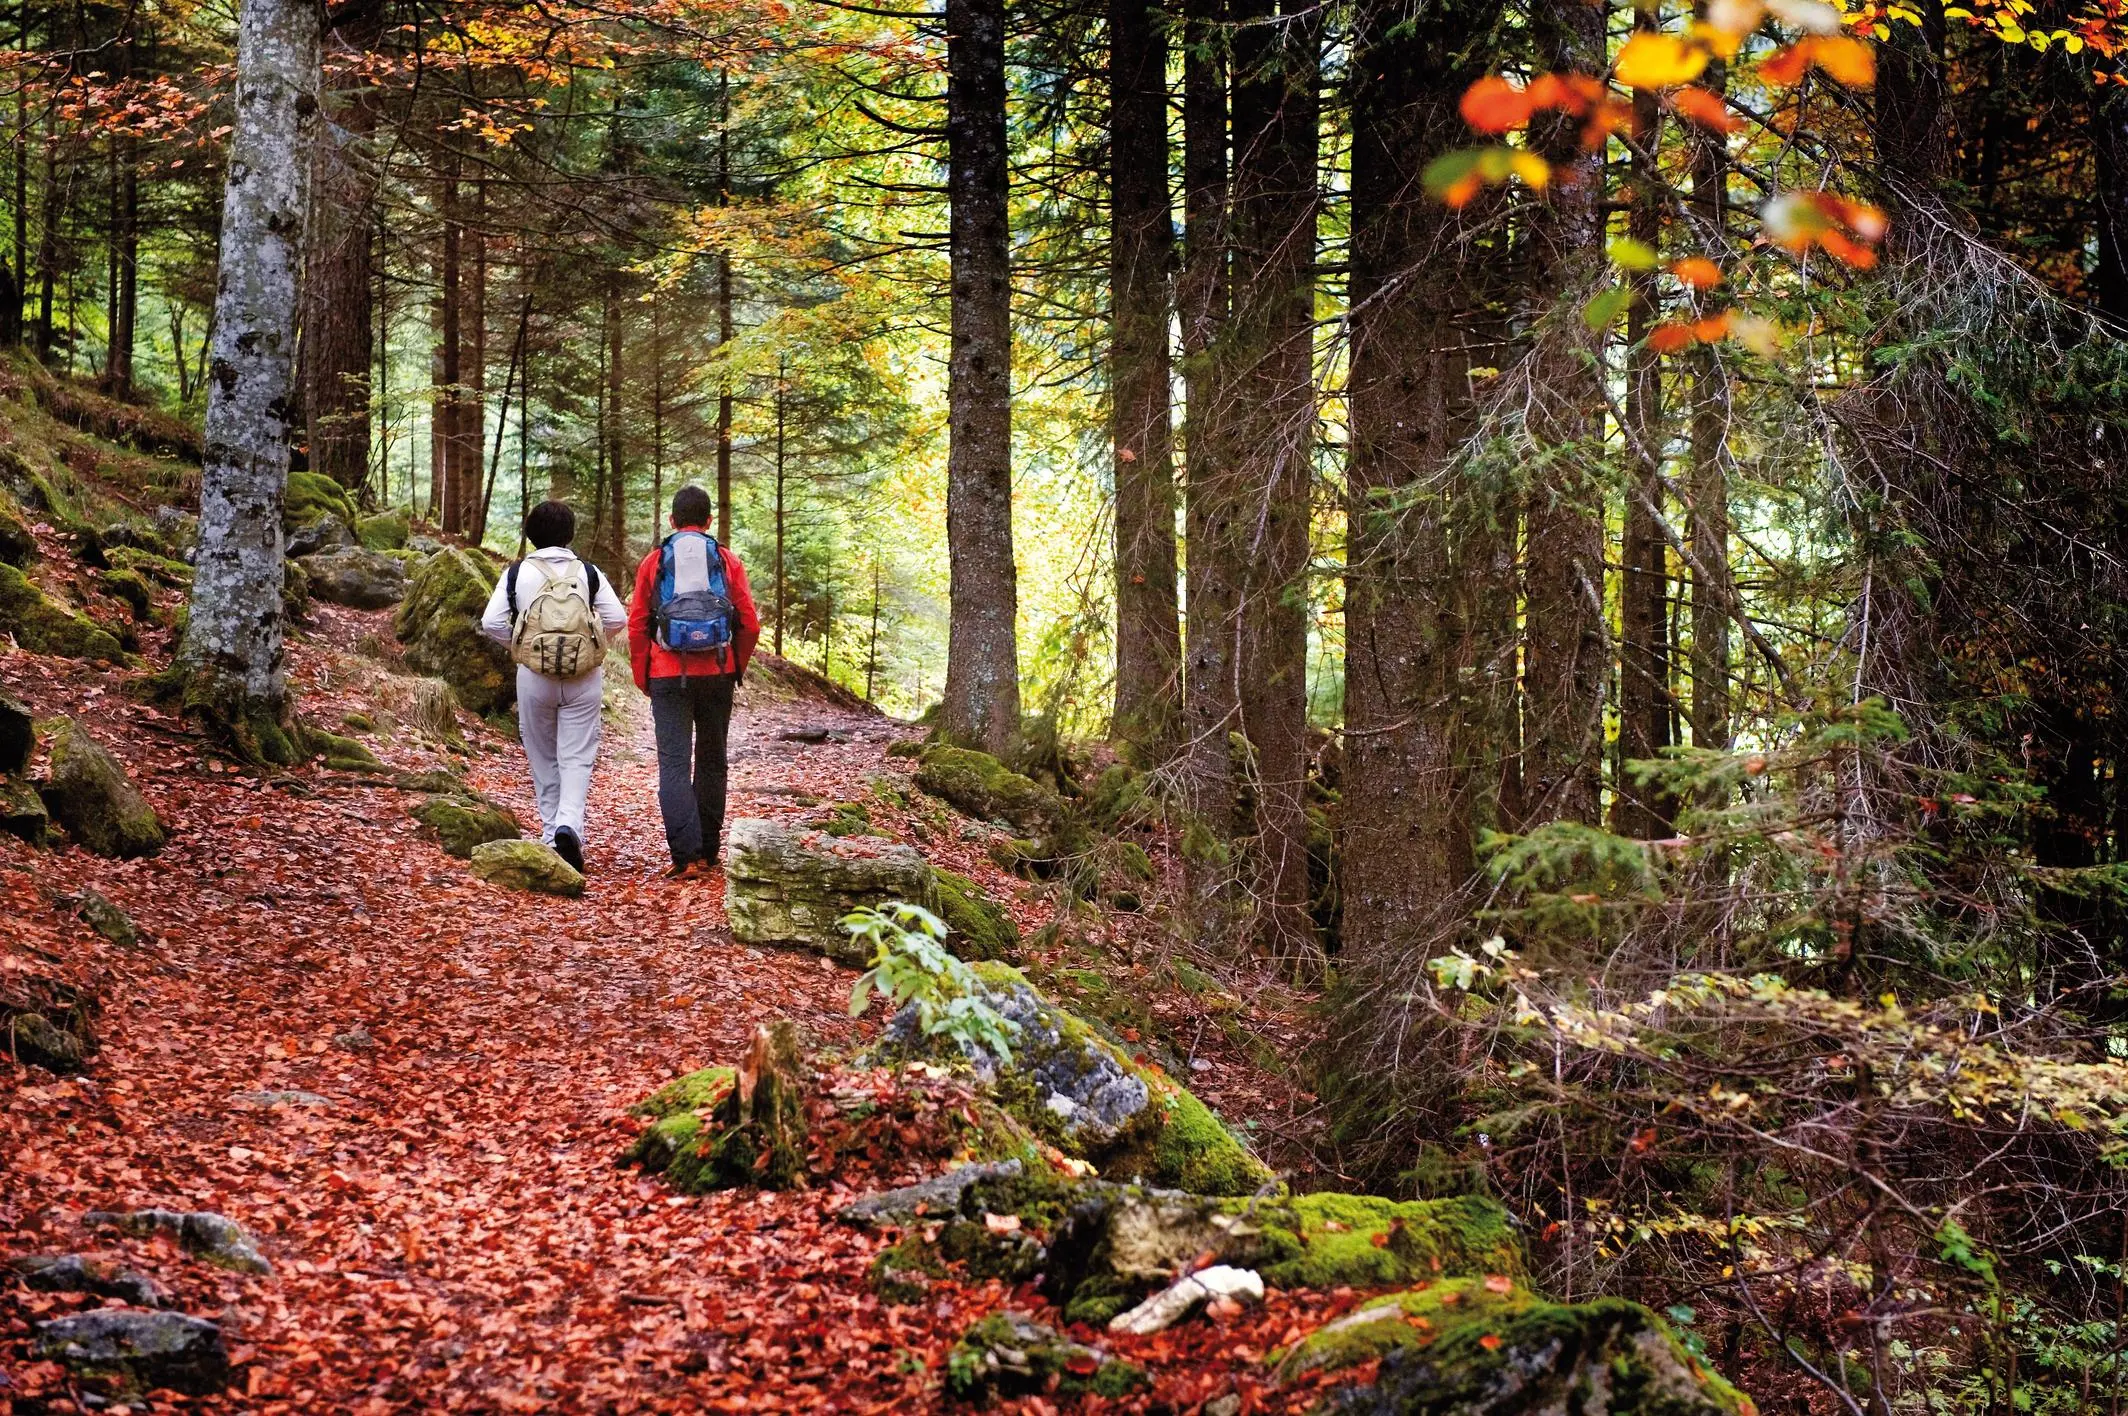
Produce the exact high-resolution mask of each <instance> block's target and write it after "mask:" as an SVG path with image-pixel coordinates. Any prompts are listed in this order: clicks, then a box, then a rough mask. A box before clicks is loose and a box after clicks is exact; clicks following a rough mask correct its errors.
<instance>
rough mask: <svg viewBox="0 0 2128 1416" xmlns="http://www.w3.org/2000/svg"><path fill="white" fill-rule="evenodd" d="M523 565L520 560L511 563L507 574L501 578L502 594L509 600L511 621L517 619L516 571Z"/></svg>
mask: <svg viewBox="0 0 2128 1416" xmlns="http://www.w3.org/2000/svg"><path fill="white" fill-rule="evenodd" d="M523 564H524V562H523V561H521V560H516V561H511V562H510V570H509V573H508V574H507V575H505V576H504V577H503V583H504V586H505V590H504V592H503V593H504V594H505V595H507V596H508V598H509V604H510V618H511V619H516V618H517V570H518V567H519V566H522V565H523Z"/></svg>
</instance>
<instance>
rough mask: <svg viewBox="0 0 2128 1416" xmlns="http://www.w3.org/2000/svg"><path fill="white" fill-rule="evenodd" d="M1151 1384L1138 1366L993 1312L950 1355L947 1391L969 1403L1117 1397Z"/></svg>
mask: <svg viewBox="0 0 2128 1416" xmlns="http://www.w3.org/2000/svg"><path fill="white" fill-rule="evenodd" d="M1147 1384H1148V1383H1147V1379H1146V1376H1145V1373H1144V1371H1143V1370H1141V1369H1140V1368H1138V1367H1137V1366H1135V1365H1133V1364H1132V1363H1129V1362H1123V1361H1119V1360H1117V1359H1115V1358H1113V1357H1110V1356H1109V1355H1108V1354H1107V1353H1106V1352H1103V1351H1102V1350H1100V1349H1099V1348H1094V1347H1088V1346H1086V1345H1084V1344H1083V1343H1077V1342H1073V1341H1071V1340H1069V1339H1067V1338H1065V1337H1062V1336H1060V1335H1059V1334H1058V1333H1057V1332H1056V1331H1055V1330H1054V1329H1053V1328H1050V1327H1048V1326H1046V1325H1044V1324H1042V1323H1038V1322H1035V1321H1034V1320H1033V1319H1031V1318H1028V1317H1025V1316H1022V1315H1021V1314H1017V1313H992V1314H991V1315H990V1316H989V1317H987V1318H984V1319H982V1320H981V1321H980V1322H977V1323H976V1324H975V1325H974V1326H972V1327H970V1328H969V1329H968V1330H967V1332H966V1333H964V1334H962V1336H961V1340H960V1341H959V1342H957V1343H955V1344H954V1346H953V1350H952V1351H950V1352H948V1353H947V1354H946V1391H947V1393H948V1394H949V1395H952V1396H955V1397H958V1398H960V1399H961V1400H963V1401H976V1402H984V1401H989V1400H992V1399H994V1398H997V1397H1006V1396H1022V1395H1027V1394H1030V1393H1036V1392H1046V1393H1050V1394H1053V1395H1057V1396H1065V1397H1073V1396H1087V1395H1092V1396H1102V1397H1109V1398H1117V1397H1123V1396H1128V1395H1129V1394H1131V1393H1132V1392H1134V1391H1137V1390H1139V1389H1140V1388H1141V1387H1144V1386H1146V1385H1147Z"/></svg>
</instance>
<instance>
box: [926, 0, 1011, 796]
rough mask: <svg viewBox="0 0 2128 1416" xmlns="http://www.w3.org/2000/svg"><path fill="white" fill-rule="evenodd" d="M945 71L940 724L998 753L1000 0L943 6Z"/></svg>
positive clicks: (1003, 442)
mask: <svg viewBox="0 0 2128 1416" xmlns="http://www.w3.org/2000/svg"><path fill="white" fill-rule="evenodd" d="M946 68H947V84H946V145H947V152H948V161H947V176H946V185H947V195H948V200H949V202H950V204H951V207H952V218H951V221H950V223H949V227H950V236H949V245H950V247H951V252H952V262H953V310H952V326H953V341H952V343H953V347H952V359H951V387H950V390H949V393H948V403H949V410H948V417H949V421H950V424H951V448H950V451H949V453H948V459H947V473H946V540H947V551H948V560H949V563H950V568H951V577H952V583H951V588H950V592H949V600H950V615H951V624H950V627H949V630H948V636H947V641H948V642H947V655H946V697H945V715H944V716H945V729H946V731H947V733H949V734H950V735H951V736H953V737H955V738H957V739H960V740H962V741H964V742H968V743H972V744H973V745H975V746H977V747H980V748H982V749H983V750H984V751H986V752H991V753H996V754H998V755H1001V756H1002V755H1008V754H1010V753H1011V752H1012V751H1013V750H1014V749H1015V748H1016V747H1017V745H1018V743H1019V738H1020V668H1019V648H1018V642H1017V638H1016V634H1017V625H1018V619H1019V576H1018V571H1017V569H1016V567H1015V566H1014V564H1013V546H1012V267H1011V257H1012V252H1011V245H1010V231H1009V226H1008V216H1007V211H1006V198H1007V187H1006V183H1007V168H1006V150H1005V6H1004V0H946Z"/></svg>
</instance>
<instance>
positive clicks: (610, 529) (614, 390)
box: [602, 276, 630, 576]
mask: <svg viewBox="0 0 2128 1416" xmlns="http://www.w3.org/2000/svg"><path fill="white" fill-rule="evenodd" d="M623 303H624V300H623V292H622V290H621V288H620V279H619V277H618V276H616V277H615V278H614V282H613V284H612V285H610V286H609V287H608V289H607V293H606V346H607V349H608V351H609V353H608V356H607V362H606V507H607V509H606V514H605V516H604V517H603V518H602V519H603V520H604V521H605V523H606V547H605V551H606V557H607V561H606V564H607V569H608V570H610V571H611V572H612V573H613V574H614V575H616V576H619V575H621V574H622V573H623V572H624V571H625V570H626V569H627V561H628V457H629V451H630V447H629V439H628V429H627V419H626V418H625V417H623V416H622V413H621V399H622V395H623V393H624V391H625V390H626V389H627V387H628V381H627V372H626V371H627V367H628V361H627V358H626V354H627V348H626V339H627V332H626V321H625V320H624V318H623V313H624V312H623V308H622V307H623Z"/></svg>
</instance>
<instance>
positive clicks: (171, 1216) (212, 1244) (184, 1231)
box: [81, 1209, 273, 1274]
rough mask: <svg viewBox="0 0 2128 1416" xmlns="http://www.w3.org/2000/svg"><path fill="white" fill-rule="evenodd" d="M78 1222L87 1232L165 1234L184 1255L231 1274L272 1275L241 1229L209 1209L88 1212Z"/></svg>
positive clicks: (247, 1235)
mask: <svg viewBox="0 0 2128 1416" xmlns="http://www.w3.org/2000/svg"><path fill="white" fill-rule="evenodd" d="M81 1222H82V1223H83V1224H84V1225H86V1226H87V1227H88V1228H90V1229H115V1230H117V1231H118V1232H119V1233H121V1234H133V1235H139V1236H142V1237H146V1236H147V1235H150V1234H167V1235H169V1236H170V1237H171V1238H173V1239H175V1240H177V1242H178V1243H179V1244H180V1245H182V1246H183V1247H184V1249H185V1251H186V1252H187V1253H191V1254H197V1255H198V1256H199V1257H201V1258H203V1259H205V1260H206V1261H207V1262H208V1263H210V1264H213V1265H214V1266H215V1267H216V1268H225V1269H228V1270H230V1271H231V1272H233V1273H257V1274H270V1273H272V1272H273V1265H272V1264H271V1263H269V1262H267V1260H266V1256H265V1255H264V1254H261V1253H260V1252H259V1251H258V1249H257V1247H256V1246H255V1245H253V1243H252V1242H251V1236H250V1235H249V1234H246V1233H245V1232H244V1227H243V1226H242V1225H240V1224H238V1223H237V1222H236V1221H235V1220H233V1219H230V1218H229V1217H227V1216H226V1215H219V1214H215V1213H214V1212H213V1211H211V1210H166V1209H141V1210H90V1211H89V1212H88V1213H87V1214H85V1215H83V1216H82V1217H81Z"/></svg>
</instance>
